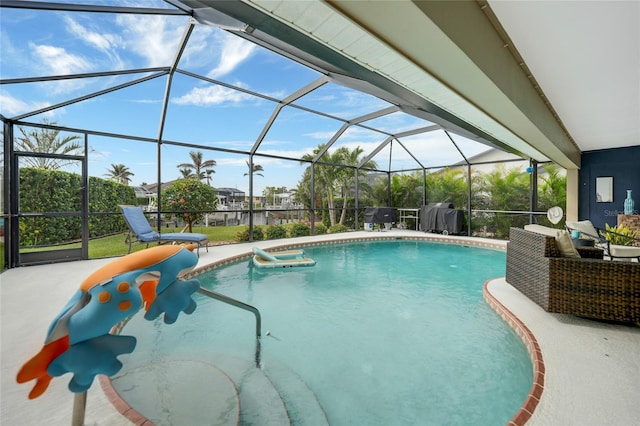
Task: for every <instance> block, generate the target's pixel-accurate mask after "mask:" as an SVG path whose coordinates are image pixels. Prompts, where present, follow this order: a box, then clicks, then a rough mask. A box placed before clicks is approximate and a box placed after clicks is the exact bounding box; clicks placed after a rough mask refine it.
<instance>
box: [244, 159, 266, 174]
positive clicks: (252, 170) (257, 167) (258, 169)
mask: <svg viewBox="0 0 640 426" xmlns="http://www.w3.org/2000/svg"><path fill="white" fill-rule="evenodd" d="M245 163H247V167H248V168H249V172H247V173H245V174H244V176H249V173H251V174H254V175H258V176H262V177H264V175H263V174H262V173H260V172H264V169H263V168H262V166H261V165H260V164H254V165H253V168H251V165H250V164H249V162H248V161H245Z"/></svg>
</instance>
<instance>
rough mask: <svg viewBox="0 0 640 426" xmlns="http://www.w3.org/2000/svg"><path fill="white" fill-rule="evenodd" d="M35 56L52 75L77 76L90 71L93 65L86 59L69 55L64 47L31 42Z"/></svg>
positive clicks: (30, 45)
mask: <svg viewBox="0 0 640 426" xmlns="http://www.w3.org/2000/svg"><path fill="white" fill-rule="evenodd" d="M29 48H30V49H31V51H32V52H33V55H34V56H35V57H36V59H37V60H38V61H40V63H41V64H42V65H44V66H45V67H46V68H47V70H48V71H50V74H52V75H66V74H77V73H83V72H87V71H90V70H91V69H92V64H91V63H90V62H88V61H86V60H85V59H84V58H82V57H81V56H78V55H74V54H72V53H68V52H67V51H66V50H65V49H64V48H62V47H56V46H48V45H45V44H35V43H32V42H30V43H29Z"/></svg>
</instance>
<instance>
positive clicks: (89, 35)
mask: <svg viewBox="0 0 640 426" xmlns="http://www.w3.org/2000/svg"><path fill="white" fill-rule="evenodd" d="M64 21H65V24H66V28H67V30H68V31H69V32H70V33H71V34H73V35H75V36H76V37H78V38H79V39H80V40H82V41H83V42H84V43H86V44H88V45H89V46H92V47H94V48H96V49H98V50H101V51H103V52H106V53H110V52H111V51H112V50H113V49H115V48H117V46H118V45H119V44H120V42H121V39H120V37H119V36H118V35H116V34H109V33H104V32H96V31H91V30H89V29H88V28H86V27H84V26H82V25H81V24H80V23H78V22H77V21H75V20H74V19H72V18H71V17H70V16H65V17H64Z"/></svg>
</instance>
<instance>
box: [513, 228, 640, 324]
mask: <svg viewBox="0 0 640 426" xmlns="http://www.w3.org/2000/svg"><path fill="white" fill-rule="evenodd" d="M509 238H510V239H509V242H508V243H507V274H506V280H507V282H508V283H509V284H511V285H512V286H514V287H515V288H516V289H518V290H519V291H520V292H522V293H523V294H524V295H526V296H527V297H528V298H529V299H531V300H533V301H534V302H535V303H537V304H538V305H540V307H542V308H543V309H544V310H545V311H548V312H556V313H562V314H570V315H576V316H580V317H586V318H594V319H601V320H613V321H623V322H635V323H640V263H638V262H618V261H611V260H603V259H602V256H603V252H602V250H599V249H594V248H586V247H579V248H578V252H579V253H580V255H581V258H568V257H562V255H561V253H560V251H559V249H558V247H557V245H556V240H555V238H554V237H551V236H548V235H543V234H540V233H536V232H530V231H526V230H524V229H520V228H511V230H510V237H509Z"/></svg>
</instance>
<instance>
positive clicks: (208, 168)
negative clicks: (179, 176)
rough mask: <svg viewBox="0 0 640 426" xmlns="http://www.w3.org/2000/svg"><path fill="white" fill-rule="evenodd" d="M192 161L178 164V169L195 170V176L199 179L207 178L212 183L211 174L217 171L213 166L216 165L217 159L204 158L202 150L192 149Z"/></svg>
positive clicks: (190, 154)
mask: <svg viewBox="0 0 640 426" xmlns="http://www.w3.org/2000/svg"><path fill="white" fill-rule="evenodd" d="M189 156H190V157H191V163H182V164H178V166H177V167H178V169H189V170H193V171H194V177H195V178H196V179H198V180H202V179H207V183H208V184H210V183H211V182H210V179H211V177H210V176H211V174H212V173H215V171H214V170H213V168H214V167H215V166H216V164H217V163H216V160H203V159H202V157H203V155H202V152H201V151H191V152H190V153H189Z"/></svg>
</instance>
